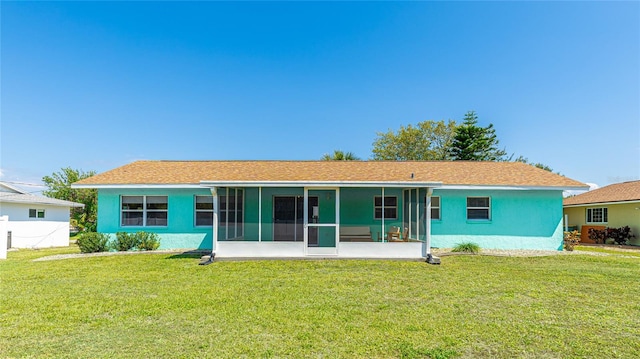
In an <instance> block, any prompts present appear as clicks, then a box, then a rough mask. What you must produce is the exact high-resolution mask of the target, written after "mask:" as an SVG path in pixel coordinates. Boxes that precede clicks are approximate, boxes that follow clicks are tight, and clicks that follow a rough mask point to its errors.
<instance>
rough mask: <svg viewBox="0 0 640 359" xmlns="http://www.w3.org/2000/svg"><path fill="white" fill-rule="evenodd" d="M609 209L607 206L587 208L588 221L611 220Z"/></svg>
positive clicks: (603, 221) (605, 221)
mask: <svg viewBox="0 0 640 359" xmlns="http://www.w3.org/2000/svg"><path fill="white" fill-rule="evenodd" d="M608 212H609V211H608V210H607V208H606V207H601V208H587V223H607V222H609V213H608Z"/></svg>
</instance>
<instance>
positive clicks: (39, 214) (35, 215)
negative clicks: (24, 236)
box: [29, 208, 45, 219]
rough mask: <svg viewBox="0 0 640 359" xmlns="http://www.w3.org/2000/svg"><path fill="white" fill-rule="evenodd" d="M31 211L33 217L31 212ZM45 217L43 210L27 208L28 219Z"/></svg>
mask: <svg viewBox="0 0 640 359" xmlns="http://www.w3.org/2000/svg"><path fill="white" fill-rule="evenodd" d="M32 211H33V216H32V215H31V212H32ZM44 217H45V211H44V209H36V208H29V218H35V219H43V218H44Z"/></svg>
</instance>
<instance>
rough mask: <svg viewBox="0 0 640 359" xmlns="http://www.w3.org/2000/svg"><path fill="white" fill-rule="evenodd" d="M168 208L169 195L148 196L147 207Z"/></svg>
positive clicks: (154, 208)
mask: <svg viewBox="0 0 640 359" xmlns="http://www.w3.org/2000/svg"><path fill="white" fill-rule="evenodd" d="M167 208H168V206H167V196H147V209H153V210H156V209H158V210H160V209H162V210H166V209H167Z"/></svg>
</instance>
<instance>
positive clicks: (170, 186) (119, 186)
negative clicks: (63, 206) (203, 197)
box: [71, 184, 202, 189]
mask: <svg viewBox="0 0 640 359" xmlns="http://www.w3.org/2000/svg"><path fill="white" fill-rule="evenodd" d="M71 188H78V189H81V188H94V189H129V188H133V189H154V188H160V189H164V188H167V189H180V188H202V186H201V185H199V184H72V185H71Z"/></svg>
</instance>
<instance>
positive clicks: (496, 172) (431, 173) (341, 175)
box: [76, 161, 587, 188]
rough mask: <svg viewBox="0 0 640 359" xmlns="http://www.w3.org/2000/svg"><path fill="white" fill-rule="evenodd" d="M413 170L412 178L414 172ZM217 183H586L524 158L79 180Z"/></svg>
mask: <svg viewBox="0 0 640 359" xmlns="http://www.w3.org/2000/svg"><path fill="white" fill-rule="evenodd" d="M412 174H413V178H412V177H411V175H412ZM201 181H212V182H215V181H218V182H231V181H236V182H279V181H282V182H286V181H292V182H334V183H335V182H355V183H360V182H418V183H425V182H442V183H443V184H444V185H484V186H527V187H529V186H531V187H559V188H566V187H571V188H575V187H580V188H586V187H587V186H586V185H585V184H584V183H581V182H578V181H575V180H572V179H570V178H567V177H563V176H560V175H557V174H554V173H551V172H549V171H545V170H542V169H539V168H536V167H533V166H530V165H527V164H524V163H520V162H464V161H453V162H449V161H433V162H420V161H406V162H404V161H403V162H397V161H137V162H133V163H130V164H127V165H124V166H121V167H118V168H115V169H113V170H110V171H107V172H104V173H101V174H97V175H95V176H92V177H89V178H86V179H84V180H81V181H79V182H76V185H81V186H92V185H98V186H100V185H154V184H155V185H179V184H200V182H201Z"/></svg>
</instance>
